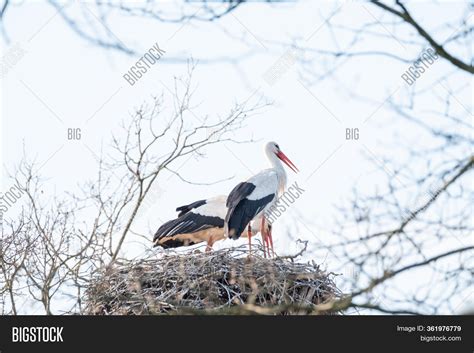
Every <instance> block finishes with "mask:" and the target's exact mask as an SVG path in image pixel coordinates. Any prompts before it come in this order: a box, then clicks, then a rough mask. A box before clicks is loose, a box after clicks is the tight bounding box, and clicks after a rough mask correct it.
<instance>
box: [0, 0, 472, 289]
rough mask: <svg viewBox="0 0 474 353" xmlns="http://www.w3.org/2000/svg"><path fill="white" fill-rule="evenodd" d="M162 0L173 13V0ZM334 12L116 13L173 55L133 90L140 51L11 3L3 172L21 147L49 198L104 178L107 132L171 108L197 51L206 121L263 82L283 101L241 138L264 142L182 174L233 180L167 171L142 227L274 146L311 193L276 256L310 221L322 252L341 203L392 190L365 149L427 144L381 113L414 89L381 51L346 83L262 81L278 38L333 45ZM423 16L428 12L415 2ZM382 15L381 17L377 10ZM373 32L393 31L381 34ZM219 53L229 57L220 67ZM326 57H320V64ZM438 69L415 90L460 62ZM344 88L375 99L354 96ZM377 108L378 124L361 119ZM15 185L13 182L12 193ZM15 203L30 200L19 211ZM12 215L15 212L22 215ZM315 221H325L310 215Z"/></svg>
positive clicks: (255, 165) (131, 37) (354, 11)
mask: <svg viewBox="0 0 474 353" xmlns="http://www.w3.org/2000/svg"><path fill="white" fill-rule="evenodd" d="M448 5H449V6H448ZM73 6H75V5H71V11H73ZM163 6H164V7H167V6H168V7H169V9H170V11H171V10H172V6H173V5H172V4H171V3H166V4H164V5H163ZM423 6H424V7H425V10H423V9H422V10H423V11H425V12H424V13H425V14H426V15H425V16H424V18H423V23H424V24H425V25H426V26H427V27H430V26H433V25H436V23H437V22H438V21H439V18H438V15H437V14H439V13H442V14H443V17H444V18H446V19H449V18H458V16H459V15H460V14H461V13H462V11H464V10H465V5H464V4H461V3H458V4H456V3H451V4H444V5H443V4H441V5H437V6H439V7H442V10H440V9H439V8H434V7H433V5H430V4H427V3H424V4H419V5H418V7H419V8H422V7H423ZM334 8H335V5H334V4H333V3H330V2H315V1H304V2H301V3H299V4H298V5H295V4H291V3H286V4H280V5H274V6H268V5H266V4H251V5H247V6H242V7H239V8H238V9H237V10H236V11H235V12H234V13H233V15H229V16H225V17H224V18H222V19H221V20H220V21H218V22H216V23H206V22H193V21H191V22H189V23H187V24H185V25H184V26H183V25H182V24H180V23H178V24H172V23H171V24H164V23H158V22H156V21H145V20H143V19H140V18H138V19H125V20H124V19H123V18H122V19H117V21H120V22H119V24H120V26H117V25H116V26H114V28H115V29H114V35H115V36H117V37H118V38H119V39H120V40H121V41H123V42H124V43H127V44H130V45H131V46H133V47H134V48H136V49H137V52H139V53H140V52H143V53H144V52H145V51H146V50H147V49H148V48H149V47H151V46H152V45H154V44H155V43H158V44H159V45H160V47H162V48H163V49H164V50H166V53H165V55H164V56H163V58H162V59H161V60H160V61H159V62H158V63H157V64H156V65H155V66H153V67H152V68H151V69H150V70H149V72H148V73H147V74H146V75H145V76H144V77H143V78H142V79H140V81H139V82H138V83H137V84H136V85H134V86H129V85H128V84H127V82H126V81H125V80H124V79H123V78H122V75H123V74H124V73H125V72H126V71H127V70H128V69H129V67H130V66H131V65H132V64H133V63H134V62H135V61H136V60H137V58H138V57H139V56H140V55H138V56H137V57H133V56H127V55H124V54H122V53H119V52H116V51H111V50H109V51H106V50H103V49H102V48H98V47H95V46H92V45H91V44H90V43H88V42H86V41H84V40H82V39H80V38H79V37H78V36H77V35H76V34H75V33H73V31H71V30H70V28H69V27H68V26H66V25H65V23H64V21H63V20H62V19H61V18H60V16H57V15H55V10H54V9H53V8H52V7H51V6H48V5H47V4H44V3H42V2H29V3H26V4H23V5H22V6H19V7H12V8H11V9H9V11H10V12H9V16H8V17H7V18H6V22H5V29H6V31H7V34H8V36H9V38H10V43H5V42H4V43H3V50H4V53H5V52H6V50H8V47H9V46H10V45H12V44H14V43H19V45H20V46H21V47H22V48H24V49H25V50H26V54H25V56H24V57H23V58H22V59H21V61H20V62H19V63H18V64H17V65H16V66H15V67H14V68H13V69H12V70H11V71H10V72H9V73H8V75H7V76H6V77H5V78H4V79H3V80H2V144H1V148H2V154H1V156H2V159H3V160H2V165H3V166H4V168H3V172H4V176H5V170H6V169H8V168H12V167H13V166H14V165H15V164H16V163H17V162H18V161H19V159H20V158H21V156H22V154H23V145H24V149H25V153H26V155H27V156H29V157H30V158H37V160H38V162H39V163H45V164H44V166H43V167H42V169H41V174H42V175H43V176H44V177H46V178H47V179H48V182H47V188H48V190H47V191H46V192H47V193H51V194H52V193H57V194H62V193H63V192H64V191H74V190H77V185H78V184H81V183H83V182H84V181H85V180H87V179H88V178H93V177H94V176H95V175H96V172H97V161H96V159H95V157H94V154H93V153H92V151H93V152H94V153H97V154H99V153H100V149H101V145H103V146H104V148H106V146H107V144H108V143H109V141H110V137H111V133H112V132H113V131H117V128H118V127H119V123H120V122H121V120H122V119H126V118H127V117H128V115H129V113H130V112H132V111H133V109H134V107H137V106H138V105H140V104H141V103H143V102H144V101H149V99H150V96H151V95H157V94H160V93H161V92H164V94H165V96H164V97H165V104H171V99H170V98H171V97H170V95H169V93H168V91H167V88H166V87H172V83H173V78H174V77H175V76H180V75H184V74H185V73H186V64H185V62H186V60H187V59H188V58H191V57H192V58H194V59H196V60H197V61H198V65H197V68H196V72H195V76H194V80H193V81H194V83H195V87H196V94H195V102H196V108H194V109H193V112H194V113H195V114H196V115H197V116H205V115H209V116H218V115H221V116H222V115H225V114H226V113H227V112H228V111H229V110H230V108H231V107H232V104H233V102H236V101H237V102H238V101H243V100H245V99H246V98H248V97H249V96H250V95H252V94H253V93H254V92H255V91H256V90H257V94H262V95H264V96H265V97H266V98H267V99H269V100H271V101H273V105H271V106H270V107H267V108H265V109H264V110H263V111H262V112H261V114H259V115H257V116H255V117H253V118H251V119H250V120H248V124H247V126H246V127H244V128H243V129H242V130H240V131H238V132H236V137H239V136H241V137H242V138H244V139H245V138H249V137H253V138H254V139H256V140H258V142H256V143H254V144H242V145H236V144H231V143H226V145H225V147H216V148H209V149H208V150H207V156H206V158H202V159H195V158H190V159H189V160H188V161H187V162H186V163H185V164H184V165H182V167H181V169H180V172H181V173H182V174H183V176H185V177H187V178H188V179H190V180H193V181H195V182H203V183H205V182H212V181H214V180H220V179H223V178H228V177H233V179H231V180H228V181H225V182H222V183H218V184H215V185H212V186H195V185H189V184H186V183H183V182H182V181H180V180H179V179H178V178H176V177H172V176H171V175H165V176H164V177H163V178H162V180H161V182H160V189H161V196H160V198H159V199H158V200H156V202H155V203H154V205H153V206H152V207H150V208H149V209H148V210H147V212H145V213H144V214H142V215H141V217H140V219H139V221H138V222H137V223H136V224H135V225H134V230H135V231H137V232H139V233H142V234H148V235H149V238H150V239H151V238H152V236H153V234H152V233H150V231H151V232H153V231H154V230H155V229H157V228H158V227H159V226H160V224H161V223H162V221H165V220H168V219H170V218H173V217H174V216H175V212H174V209H175V208H176V207H177V206H180V205H182V204H186V203H189V202H192V201H195V200H198V199H202V198H207V197H210V196H214V195H218V194H225V193H227V192H229V191H230V189H232V187H233V186H234V185H235V184H236V183H238V182H239V181H241V180H243V179H246V178H248V177H249V176H250V175H251V174H253V173H256V172H258V171H259V170H260V169H263V168H266V167H267V161H266V159H265V157H264V155H263V152H262V146H263V144H264V143H265V142H267V141H270V140H274V141H277V142H278V143H279V144H280V146H281V148H282V150H283V151H284V152H285V153H286V154H287V155H288V156H289V157H290V158H291V159H292V160H293V162H294V163H295V164H296V165H297V166H298V168H299V169H300V171H301V173H300V174H298V175H294V174H292V172H291V171H289V170H288V175H289V182H290V183H291V182H293V181H295V180H296V181H298V183H299V184H300V185H301V186H302V187H303V188H304V189H305V190H306V192H305V193H304V195H303V196H302V198H301V199H299V200H298V201H297V202H296V203H295V204H294V206H293V208H292V209H291V210H290V211H289V212H287V213H286V214H285V215H284V216H283V217H282V218H281V219H280V220H279V221H278V223H277V225H276V228H275V231H274V239H275V245H276V249H277V251H278V252H280V253H285V252H289V251H290V252H291V251H294V249H295V244H294V243H293V241H291V242H290V241H288V240H287V239H286V238H285V227H286V225H290V224H295V223H296V224H297V225H298V226H299V228H300V232H299V233H298V236H297V237H299V238H304V239H310V240H311V241H312V242H313V246H317V243H318V241H326V239H328V237H330V235H329V233H328V232H324V231H323V230H322V229H330V228H331V222H332V216H333V215H334V213H335V209H334V207H333V206H334V205H336V204H340V203H341V202H343V201H344V200H345V199H346V198H347V197H348V196H349V192H350V190H351V189H352V188H353V186H354V185H355V183H356V182H357V183H359V184H358V185H359V188H360V191H364V190H367V191H370V190H373V188H374V187H375V186H376V185H377V183H378V182H380V183H381V184H383V179H382V178H380V174H379V173H383V172H380V171H378V167H377V166H376V165H374V164H373V162H370V161H368V160H367V154H368V153H373V154H374V155H377V156H380V157H382V156H385V157H387V154H388V158H391V159H392V160H393V161H397V160H398V159H401V158H402V157H404V156H401V155H397V154H396V153H398V152H397V150H393V149H392V143H394V141H398V140H397V139H398V138H399V137H400V135H401V136H402V137H403V139H404V140H405V141H408V142H409V143H412V144H414V146H416V144H419V145H420V146H422V145H426V144H429V143H431V142H430V141H429V140H427V139H424V137H422V138H420V135H418V133H416V134H415V133H413V132H412V131H411V130H410V129H408V128H407V126H406V125H405V123H403V122H401V121H397V119H394V114H393V112H392V111H391V110H389V109H387V107H385V106H382V107H379V106H380V104H381V103H382V102H384V101H385V100H386V99H387V97H389V96H390V95H391V94H392V93H393V92H394V91H396V92H395V93H394V94H393V99H395V100H396V98H397V97H398V96H402V95H404V94H407V92H408V91H407V90H408V87H407V85H406V84H405V83H404V82H403V81H402V80H401V78H400V75H401V74H402V73H403V72H404V71H405V70H406V68H407V65H406V64H403V63H400V62H397V61H394V60H391V59H389V58H385V57H364V58H359V59H354V60H352V61H351V62H349V63H348V64H347V65H345V66H343V67H341V69H340V70H338V71H337V74H336V77H335V78H336V79H337V80H339V82H338V81H336V80H326V81H323V82H320V83H317V84H314V85H313V84H311V83H310V80H312V79H313V78H312V77H310V76H309V75H307V73H305V71H302V70H301V67H300V66H299V64H298V63H297V64H295V65H294V66H293V67H292V68H291V69H290V70H289V71H288V72H287V73H286V74H285V75H283V76H282V77H281V78H280V79H279V80H278V82H276V83H275V84H274V85H273V86H270V85H269V84H267V83H266V82H265V81H264V79H263V77H262V75H263V74H264V73H265V72H266V71H267V70H268V69H269V68H270V67H271V66H272V65H273V63H274V62H275V61H276V60H277V59H278V58H279V57H280V56H281V55H282V54H284V53H285V51H286V48H288V47H286V46H284V45H281V46H279V45H276V43H291V42H293V41H295V40H298V42H299V43H304V44H305V45H307V46H310V47H317V48H325V49H327V50H337V47H335V44H334V40H333V37H332V36H333V34H332V33H331V32H330V31H329V30H328V29H327V28H326V27H325V26H321V25H322V24H323V22H324V19H325V18H326V17H327V16H328V14H329V13H330V12H331V11H332V10H334ZM413 11H414V12H415V11H419V10H418V9H417V7H416V6H413ZM418 13H419V12H418ZM373 14H376V15H377V16H380V13H379V12H377V11H375V10H373ZM430 14H434V15H430ZM372 20H373V18H371V14H370V13H368V12H367V11H366V10H364V8H362V7H361V6H360V5H359V4H357V3H347V4H345V5H344V6H343V7H342V8H341V13H340V14H339V15H338V17H337V22H338V23H340V24H342V23H344V24H346V25H352V26H353V25H355V24H357V23H365V22H369V21H372ZM117 23H118V22H117ZM115 24H116V23H115ZM377 30H378V31H381V32H383V29H381V28H378V29H377ZM315 31H316V33H315ZM313 33H314V35H313V36H312V37H311V39H310V40H308V41H306V43H305V39H306V38H308V37H310V36H311V35H312V34H313ZM448 35H449V33H446V36H448ZM351 38H352V35H350V34H349V33H348V34H347V37H344V35H339V37H338V41H339V44H340V45H341V46H342V47H344V45H346V44H347V43H348V41H349V40H350V39H351ZM364 45H367V48H372V49H373V48H374V46H375V47H377V45H380V46H383V48H382V47H380V49H383V50H384V51H391V52H394V53H400V54H401V55H403V56H410V55H411V56H412V57H413V58H415V57H416V56H417V54H418V53H417V52H416V51H413V52H412V53H409V55H407V52H406V51H410V50H411V49H410V48H404V47H401V46H400V43H398V42H397V41H396V40H395V39H394V40H393V41H389V40H386V39H383V40H382V39H381V40H380V43H374V42H371V43H365V44H361V46H360V48H359V49H360V50H363V49H364ZM460 55H461V54H460ZM218 58H221V59H223V60H220V61H214V60H215V59H218ZM323 60H325V59H324V58H323V57H321V63H322V62H323ZM231 61H234V62H233V63H232V62H231ZM435 65H436V70H429V71H428V72H427V73H426V74H425V75H424V76H423V77H422V79H421V80H420V82H419V85H421V86H423V85H429V84H430V83H431V82H432V81H433V80H435V79H436V77H440V76H442V75H443V73H446V72H448V71H451V70H452V69H453V68H452V67H451V66H450V65H448V64H447V63H445V62H443V61H442V60H439V61H438V62H436V64H435ZM315 67H318V63H316V64H315ZM302 83H303V84H302ZM342 84H344V85H345V86H346V87H348V88H349V90H350V91H352V92H353V93H358V94H361V95H364V96H365V97H369V98H371V99H372V100H373V101H374V103H371V104H369V103H363V102H361V101H360V100H357V99H354V98H351V97H350V96H349V94H348V91H347V90H346V89H344V88H343V87H342ZM308 90H309V91H311V93H310V92H309V91H308ZM471 93H472V91H471V92H469V90H465V91H463V92H461V93H460V96H458V98H459V99H460V100H464V101H466V102H469V101H470V99H471V97H470V94H471ZM315 96H316V97H317V99H316V98H315ZM318 100H319V101H321V102H323V105H322V104H321V103H320V102H319V101H318ZM419 103H420V104H426V105H427V107H429V105H430V104H431V102H430V99H429V97H428V98H426V101H424V102H423V100H422V101H421V102H419ZM374 112H375V114H374ZM372 114H373V115H372ZM371 115H372V116H371ZM92 116H93V118H92V119H91V120H90V121H89V122H87V120H88V119H90V118H91V117H92ZM334 116H335V117H337V119H339V120H340V122H338V121H337V119H336V118H335V117H334ZM369 116H371V118H370V120H369V121H367V122H366V123H363V122H364V120H366V119H367V118H368V117H369ZM350 127H359V128H360V140H359V141H346V140H345V128H350ZM67 128H81V129H82V139H81V140H80V141H68V140H67ZM368 151H370V152H368ZM9 183H10V181H9V180H8V179H7V178H3V180H2V190H3V189H5V188H6V187H7V186H8V185H9ZM19 207H21V200H20V201H19V202H18V203H17V205H15V209H16V210H18V208H19ZM15 209H14V210H15ZM14 210H11V211H9V212H12V213H11V214H13V213H14V212H15V211H14ZM300 214H301V215H302V216H303V217H299V215H300ZM307 220H311V221H312V222H313V223H314V224H317V225H318V226H319V227H317V228H316V227H313V225H312V224H309V223H306V222H307ZM308 227H309V228H311V229H312V230H313V231H309V229H308ZM315 229H317V230H315ZM130 240H131V242H129V243H127V245H126V247H125V252H126V253H127V254H129V256H136V255H138V254H140V253H141V252H142V251H143V249H144V247H142V246H141V247H138V246H137V245H136V244H135V243H134V242H133V241H136V239H130ZM149 245H150V244H146V246H149ZM230 245H232V244H230ZM221 246H229V244H228V241H227V242H226V243H221V244H219V245H217V244H216V247H217V248H219V247H221ZM327 256H328V257H327V258H320V259H316V261H317V262H323V261H324V262H325V265H326V266H327V267H328V269H329V270H332V269H333V268H332V266H333V264H332V262H331V257H330V254H327ZM348 271H350V269H349V270H348ZM417 280H418V279H414V282H416V281H417Z"/></svg>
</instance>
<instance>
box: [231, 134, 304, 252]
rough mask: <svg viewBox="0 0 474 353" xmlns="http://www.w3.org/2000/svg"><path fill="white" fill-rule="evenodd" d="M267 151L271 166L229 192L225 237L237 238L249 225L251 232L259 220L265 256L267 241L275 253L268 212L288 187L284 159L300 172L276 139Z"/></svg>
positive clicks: (293, 169) (292, 168)
mask: <svg viewBox="0 0 474 353" xmlns="http://www.w3.org/2000/svg"><path fill="white" fill-rule="evenodd" d="M265 153H266V155H267V157H268V159H269V160H270V163H271V165H272V168H269V169H265V170H262V171H261V172H260V173H258V174H256V175H254V176H253V177H251V178H250V179H248V180H247V181H245V182H242V183H240V184H238V185H237V186H236V187H235V188H234V189H233V190H232V191H231V193H230V194H229V196H228V198H227V202H226V206H227V208H228V210H227V215H226V216H225V224H224V232H225V236H226V237H229V238H232V239H238V238H239V237H240V235H241V234H242V232H243V231H244V230H245V228H246V227H248V234H249V235H250V234H251V223H250V222H251V221H252V220H253V221H254V223H255V222H256V221H257V220H258V221H259V223H260V233H261V234H262V239H263V242H264V244H263V246H264V247H263V249H264V255H265V257H266V251H265V244H266V246H267V249H268V254H269V255H270V247H271V249H272V252H273V254H274V253H275V252H274V250H273V238H272V232H271V226H270V225H267V223H268V222H267V221H266V219H265V212H266V211H267V210H269V209H270V207H272V205H273V204H274V203H275V202H276V201H277V200H278V197H279V196H281V194H282V193H283V192H284V190H285V187H286V172H285V169H284V167H283V164H282V163H281V161H283V162H284V163H285V164H286V165H287V166H288V167H289V168H290V169H291V170H292V171H294V172H295V173H296V172H298V171H299V170H298V168H296V166H295V165H294V164H293V162H291V161H290V159H289V158H288V157H287V156H286V155H285V154H284V153H283V152H282V151H281V150H280V146H278V144H277V143H275V142H269V143H267V144H266V146H265ZM251 245H252V244H251V240H250V236H249V252H251Z"/></svg>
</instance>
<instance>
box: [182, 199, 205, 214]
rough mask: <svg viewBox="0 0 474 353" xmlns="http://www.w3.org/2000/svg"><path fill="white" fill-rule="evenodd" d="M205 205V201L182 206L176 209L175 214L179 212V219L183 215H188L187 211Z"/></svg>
mask: <svg viewBox="0 0 474 353" xmlns="http://www.w3.org/2000/svg"><path fill="white" fill-rule="evenodd" d="M205 203H206V200H199V201H196V202H193V203H190V204H189V205H184V206H180V207H178V208H177V209H176V212H179V213H178V217H181V216H182V215H184V214H186V213H188V212H189V211H191V210H192V209H193V208H197V207H199V206H202V205H204V204H205Z"/></svg>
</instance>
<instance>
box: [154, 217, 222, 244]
mask: <svg viewBox="0 0 474 353" xmlns="http://www.w3.org/2000/svg"><path fill="white" fill-rule="evenodd" d="M223 226H224V220H223V219H222V218H220V217H212V216H203V215H200V214H198V213H194V212H188V213H185V214H184V215H182V216H181V217H178V218H176V219H173V220H171V221H168V222H166V223H165V224H163V225H162V226H161V227H160V228H159V229H158V230H157V231H156V233H155V235H154V237H153V242H156V240H158V239H161V238H163V237H171V236H173V235H177V234H185V233H194V232H197V231H200V230H205V229H209V228H214V227H217V228H222V227H223Z"/></svg>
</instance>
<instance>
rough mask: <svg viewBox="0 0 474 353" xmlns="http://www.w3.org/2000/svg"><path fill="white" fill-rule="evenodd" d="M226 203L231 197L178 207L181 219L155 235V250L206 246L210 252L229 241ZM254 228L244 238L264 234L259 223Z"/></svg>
mask: <svg viewBox="0 0 474 353" xmlns="http://www.w3.org/2000/svg"><path fill="white" fill-rule="evenodd" d="M226 199H227V196H224V195H222V196H216V197H213V198H210V199H207V200H199V201H196V202H193V203H191V204H189V205H185V206H181V207H178V208H177V209H176V211H177V212H179V214H178V217H177V218H176V219H173V220H171V221H168V222H166V223H165V224H163V225H162V226H161V227H160V228H159V229H158V231H157V232H156V233H155V236H154V237H153V243H154V247H156V246H161V247H163V248H164V249H168V248H178V247H182V246H189V245H194V244H198V243H202V242H206V243H207V246H206V252H208V251H210V250H211V249H212V246H213V244H214V243H215V242H216V241H219V240H222V239H224V238H225V236H224V218H225V215H226V213H227V207H226V204H225V203H226ZM268 226H270V225H268ZM250 228H251V230H250V233H247V232H246V233H245V234H242V236H243V237H247V236H253V235H256V234H257V233H258V232H259V231H260V229H259V222H253V223H252V225H251V227H250ZM249 234H250V235H249ZM262 237H263V236H262Z"/></svg>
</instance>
